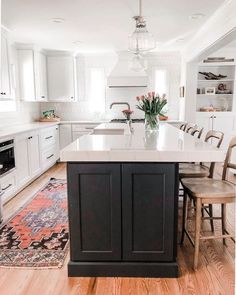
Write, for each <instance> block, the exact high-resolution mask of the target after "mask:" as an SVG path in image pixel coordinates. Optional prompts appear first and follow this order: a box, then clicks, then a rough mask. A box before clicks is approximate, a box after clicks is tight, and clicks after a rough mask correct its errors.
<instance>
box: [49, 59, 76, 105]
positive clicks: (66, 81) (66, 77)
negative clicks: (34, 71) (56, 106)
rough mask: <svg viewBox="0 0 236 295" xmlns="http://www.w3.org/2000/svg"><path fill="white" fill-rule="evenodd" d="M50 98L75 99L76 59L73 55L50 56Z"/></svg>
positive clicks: (58, 99)
mask: <svg viewBox="0 0 236 295" xmlns="http://www.w3.org/2000/svg"><path fill="white" fill-rule="evenodd" d="M47 69H48V99H49V100H50V101H75V91H74V59H73V57H71V56H48V57H47Z"/></svg>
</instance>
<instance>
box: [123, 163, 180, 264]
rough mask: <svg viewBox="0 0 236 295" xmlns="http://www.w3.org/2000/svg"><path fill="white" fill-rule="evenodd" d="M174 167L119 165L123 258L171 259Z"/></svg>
mask: <svg viewBox="0 0 236 295" xmlns="http://www.w3.org/2000/svg"><path fill="white" fill-rule="evenodd" d="M174 179H175V167H174V166H173V165H170V164H144V165H143V164H123V165H122V216H123V220H122V221H123V260H127V261H153V260H154V261H172V260H173V258H174V257H173V255H174V252H173V244H174V227H173V224H174V214H173V212H174V196H175V191H174V188H175V183H174V182H173V180H174Z"/></svg>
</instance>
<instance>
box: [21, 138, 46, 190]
mask: <svg viewBox="0 0 236 295" xmlns="http://www.w3.org/2000/svg"><path fill="white" fill-rule="evenodd" d="M39 140H40V138H39V132H30V133H23V134H21V135H18V136H17V137H16V140H15V155H16V169H17V183H18V186H23V185H24V184H25V183H27V182H28V181H30V179H32V178H34V177H35V176H37V175H39V173H40V172H41V163H40V150H39V149H40V142H39Z"/></svg>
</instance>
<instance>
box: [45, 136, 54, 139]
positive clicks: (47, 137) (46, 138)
mask: <svg viewBox="0 0 236 295" xmlns="http://www.w3.org/2000/svg"><path fill="white" fill-rule="evenodd" d="M52 137H53V136H52V135H51V136H48V137H45V139H50V138H52Z"/></svg>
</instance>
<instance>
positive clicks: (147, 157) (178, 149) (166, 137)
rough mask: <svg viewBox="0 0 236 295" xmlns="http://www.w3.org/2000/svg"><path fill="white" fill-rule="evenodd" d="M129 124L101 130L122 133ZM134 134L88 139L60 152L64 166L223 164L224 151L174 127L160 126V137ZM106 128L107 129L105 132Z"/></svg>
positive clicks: (139, 129) (137, 129)
mask: <svg viewBox="0 0 236 295" xmlns="http://www.w3.org/2000/svg"><path fill="white" fill-rule="evenodd" d="M126 127H127V125H126V124H101V125H100V126H98V127H97V128H98V129H100V130H108V131H109V129H110V131H111V130H122V128H123V129H125V128H126ZM133 127H134V133H133V134H122V135H114V134H110V135H101V134H100V135H85V136H82V137H80V138H79V139H77V140H76V141H74V142H73V143H72V144H70V145H68V146H67V147H65V148H64V149H63V150H62V151H61V160H62V161H65V162H74V161H76V162H79V161H84V162H86V161H88V162H92V161H94V162H99V161H100V162H103V161H104V162H201V161H202V162H211V161H215V162H223V161H224V157H225V154H224V152H223V151H222V150H220V149H218V148H215V147H213V146H211V145H210V144H208V143H205V142H204V141H202V140H199V139H197V138H195V137H193V136H191V135H189V134H186V133H185V132H183V131H181V130H179V129H177V128H176V127H173V126H171V125H170V124H160V128H159V131H158V132H157V133H145V130H144V124H138V123H137V124H133ZM106 128H107V129H106Z"/></svg>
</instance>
